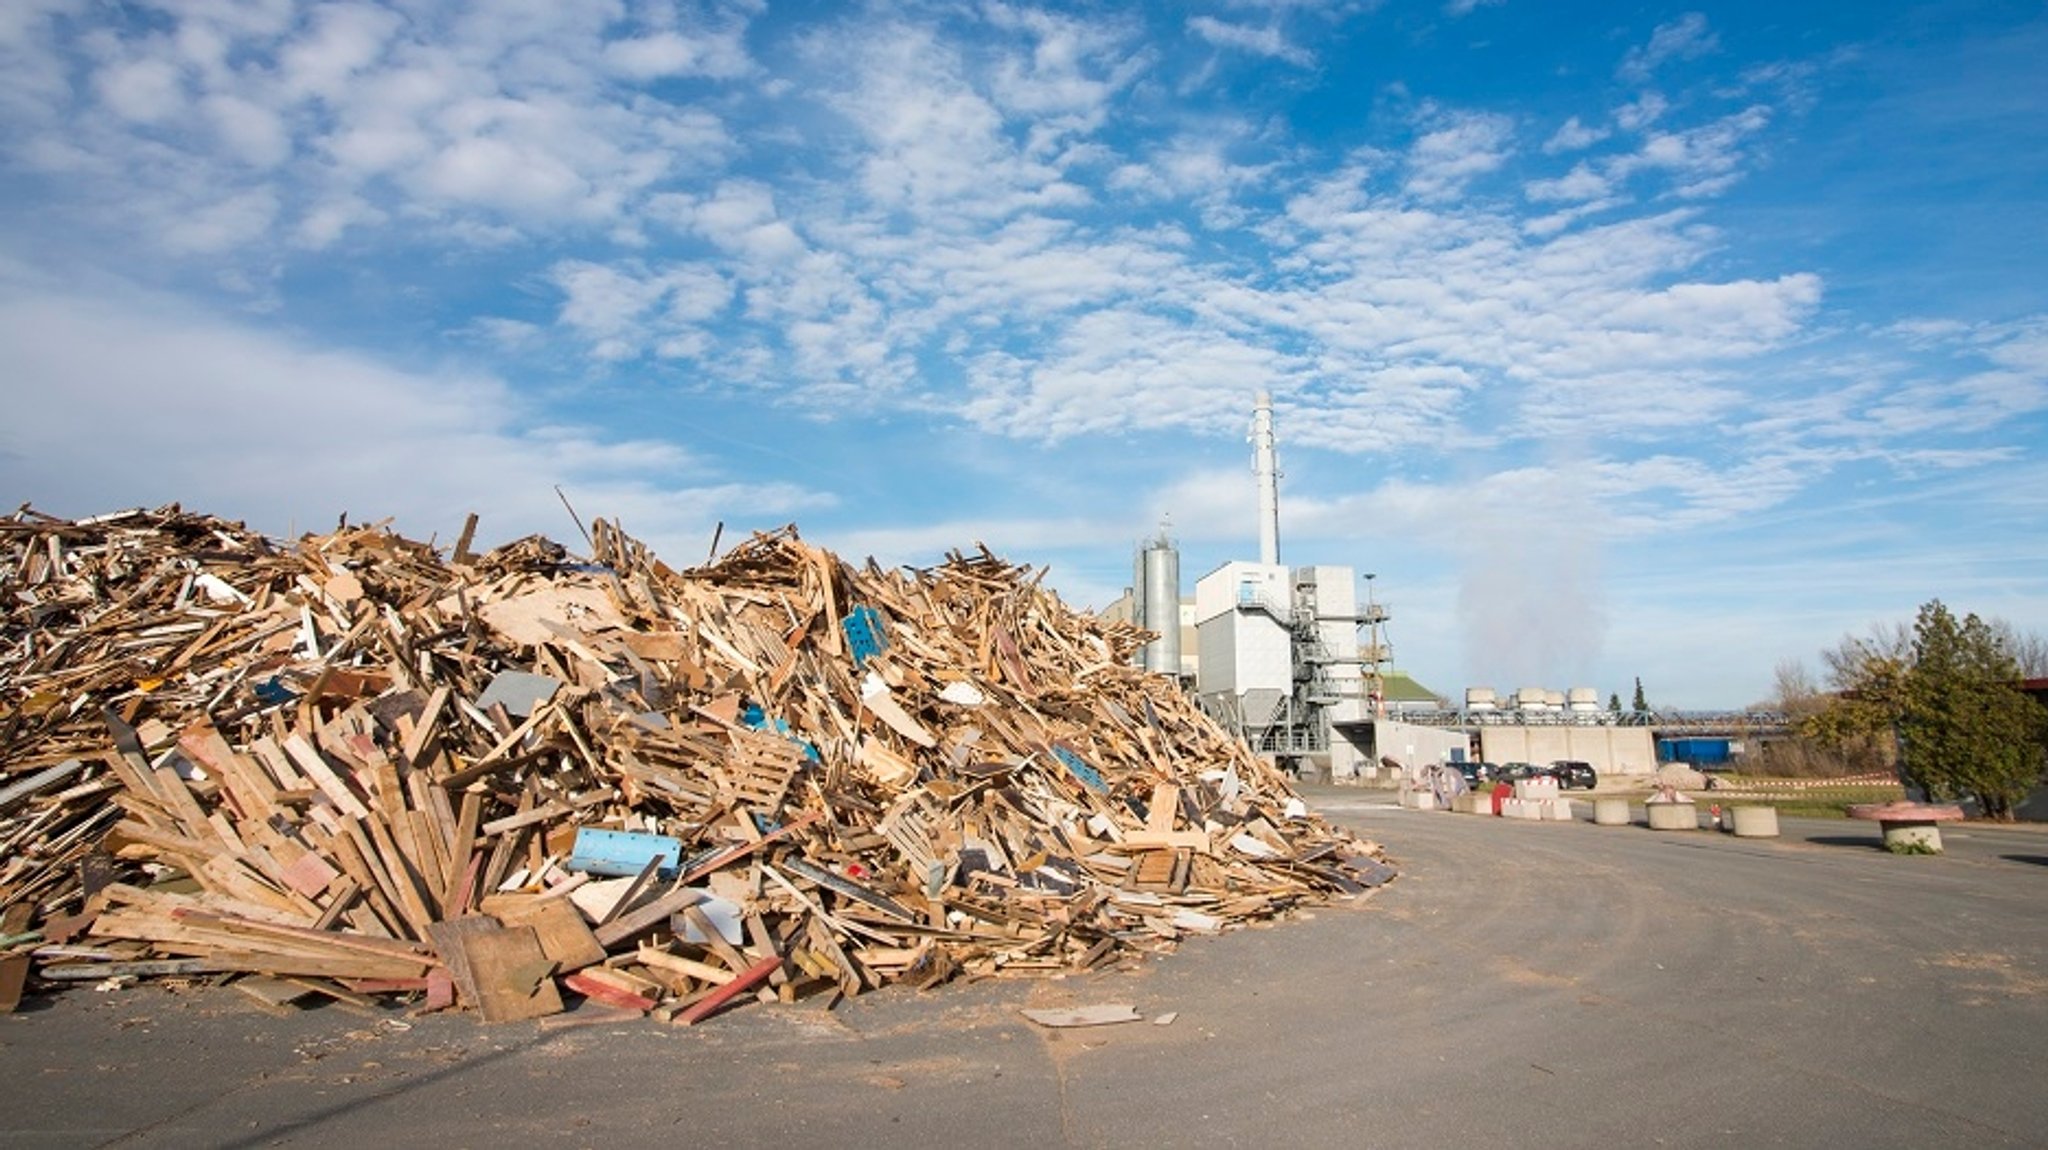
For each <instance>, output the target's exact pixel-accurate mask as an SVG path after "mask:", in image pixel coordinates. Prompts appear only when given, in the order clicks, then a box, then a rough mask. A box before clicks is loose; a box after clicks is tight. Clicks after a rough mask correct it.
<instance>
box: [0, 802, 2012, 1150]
mask: <svg viewBox="0 0 2048 1150" xmlns="http://www.w3.org/2000/svg"><path fill="white" fill-rule="evenodd" d="M1313 798H1314V799H1315V801H1316V802H1317V803H1318V804H1319V805H1320V806H1321V807H1322V808H1323V809H1324V810H1325V811H1327V812H1328V813H1330V814H1331V816H1332V817H1334V818H1337V819H1339V820H1340V821H1343V822H1346V823H1349V824H1350V825H1353V826H1355V827H1357V828H1359V829H1360V830H1361V831H1362V832H1364V833H1366V834H1367V835H1369V836H1371V837H1374V838H1376V839H1378V840H1379V841H1381V842H1384V843H1386V844H1387V845H1388V847H1389V849H1390V851H1391V852H1392V853H1393V855H1394V856H1395V857H1396V858H1397V859H1398V860H1399V861H1400V862H1401V864H1402V865H1403V868H1404V874H1403V877H1402V879H1401V880H1400V881H1399V882H1398V883H1396V884H1395V885H1394V886H1392V887H1390V888H1388V889H1387V890H1386V891H1384V892H1382V893H1381V895H1380V896H1379V897H1377V898H1375V899H1373V900H1370V901H1369V902H1367V903H1366V904H1365V905H1364V906H1363V907H1362V908H1359V909H1323V910H1319V911H1317V912H1315V914H1314V915H1313V916H1312V917H1310V918H1307V919H1305V920H1301V921H1294V922H1289V923H1286V924H1282V925H1278V926H1273V927H1269V928H1255V929H1250V930H1244V931H1238V932H1234V933H1231V934H1228V935H1225V936H1222V937H1219V938H1215V939H1206V940H1200V941H1197V942H1195V943H1193V944H1190V945H1188V946H1186V947H1184V948H1183V949H1182V951H1181V952H1180V953H1179V954H1177V955H1174V956H1171V957H1168V958H1165V959H1163V960H1157V961H1148V962H1145V963H1143V964H1142V965H1141V966H1140V967H1139V968H1138V969H1137V970H1135V971H1126V972H1118V973H1112V974H1108V975H1097V976H1089V977H1085V978H1074V979H1065V980H1059V981H1051V980H1043V981H1032V982H1022V983H1018V982H1004V983H1001V984H996V983H982V984H979V985H975V986H968V987H951V988H946V989H943V990H940V991H937V992H933V993H930V994H924V995H919V994H915V993H909V992H904V993H897V992H886V993H882V994H875V995H868V996H865V997H863V998H861V999H858V1000H855V1001H853V1002H850V1003H846V1004H844V1005H842V1006H841V1007H840V1008H838V1009H837V1010H835V1011H832V1012H830V1013H827V1012H825V1011H823V1010H821V1009H817V1008H813V1007H804V1006H798V1007H789V1008H782V1009H775V1010H770V1009H762V1008H759V1007H748V1008H746V1009H744V1010H741V1011H737V1012H734V1013H732V1014H728V1015H725V1016H722V1017H720V1018H718V1019H716V1020H714V1021H713V1022H711V1023H708V1024H706V1025H704V1026H701V1027H698V1028H695V1029H690V1030H674V1029H670V1028H664V1027H658V1026H655V1025H653V1024H650V1023H642V1022H637V1021H634V1022H618V1021H596V1022H588V1021H584V1022H578V1020H577V1015H575V1014H571V1015H566V1016H563V1017H562V1018H561V1019H558V1020H555V1023H556V1024H553V1025H543V1024H537V1023H518V1024H508V1025H504V1026H496V1027H485V1026H482V1025H480V1024H478V1023H476V1022H475V1021H474V1020H473V1019H472V1018H469V1017H452V1018H422V1019H418V1020H413V1021H412V1022H411V1023H409V1024H407V1023H406V1022H405V1021H404V1020H403V1018H402V1016H400V1015H396V1014H384V1015H377V1016H363V1015H358V1014H354V1013H351V1012H348V1011H344V1010H341V1009H337V1008H324V1009H319V1010H313V1011H306V1012H302V1013H299V1014H297V1015H294V1016H291V1017H287V1018H276V1017H272V1016H270V1015H266V1014H263V1013H260V1012H258V1011H256V1010H255V1009H254V1008H253V1006H250V1005H246V1004H245V1002H244V1000H242V999H241V997H240V996H239V995H237V994H235V993H234V992H232V991H211V992H197V993H191V992H188V993H183V994H178V993H172V992H169V991H166V990H162V989H159V988H148V987H146V988H141V989H136V990H129V991H126V992H121V993H117V994H108V995H100V994H93V993H90V992H84V993H76V992H74V993H72V994H70V995H67V996H65V997H63V998H61V999H57V1000H55V1001H47V1000H46V1001H44V1002H42V1003H40V1004H39V1006H38V1008H37V1009H33V1010H30V1011H27V1012H24V1013H22V1014H18V1015H15V1016H12V1017H6V1018H0V1082H4V1083H5V1088H4V1089H5V1093H4V1095H0V1097H4V1099H5V1102H6V1104H5V1105H4V1107H0V1144H4V1145H7V1146H9V1147H35V1146H65V1147H72V1146H99V1145H108V1146H149V1147H183V1146H195V1147H196V1146H208V1147H220V1146H271V1145H290V1146H351V1147H356V1146H363V1145H375V1144H379V1143H383V1144H387V1145H417V1144H423V1143H429V1142H431V1143H433V1144H435V1145H438V1146H443V1147H459V1146H485V1145H504V1144H506V1143H508V1142H511V1141H514V1140H518V1139H527V1140H536V1141H537V1140H545V1141H546V1143H547V1144H550V1145H557V1144H559V1145H576V1146H603V1147H607V1148H608V1150H610V1148H617V1147H632V1146H651V1145H657V1144H659V1145H663V1146H677V1145H685V1146H691V1145H711V1146H720V1145H763V1144H768V1143H771V1142H773V1143H774V1144H776V1145H780V1146H846V1145H858V1144H884V1143H886V1144H894V1145H912V1146H914V1145H924V1144H933V1143H948V1144H960V1145H970V1146H983V1145H986V1146H1027V1145H1028V1146H1034V1147H1044V1146H1111V1145H1115V1146H1166V1145H1173V1146H1182V1145H1196V1146H1262V1147H1263V1146H1275V1145H1298V1146H1347V1147H1350V1146H1384V1147H1445V1146H1459V1147H1483V1146H1516V1147H1525V1146H1531V1147H1533V1146H1569V1147H1579V1146H1596V1145H1603V1144H1607V1145H1627V1146H1643V1145H1652V1144H1661V1145H1671V1146H1702V1147H1704V1146H1713V1147H1717V1148H1720V1147H1727V1146H1731V1145H1734V1146H1771V1145H1787V1146H1833V1145H1862V1146H1900V1147H1930V1146H1971V1147H1982V1146H2004V1145H2048V1090H2044V1087H2043V1085H2042V1072H2043V1069H2044V1068H2048V835H2043V834H2042V833H2039V832H2036V831H2028V830H2003V829H1989V828H1975V827H1971V828H1964V829H1960V830H1958V829H1950V830H1948V831H1946V832H1945V836H1946V838H1947V840H1948V842H1949V845H1950V853H1949V854H1948V855H1947V856H1944V857H1941V858H1910V857H1908V858H1901V857H1893V856H1890V855H1887V854H1884V853H1883V852H1881V851H1879V850H1877V849H1876V847H1875V844H1876V841H1877V835H1876V830H1875V828H1873V827H1867V826H1865V825H1864V824H1856V823H1848V824H1844V823H1840V822H1832V823H1829V822H1804V821H1793V820H1787V822H1786V831H1787V834H1786V837H1784V838H1782V839H1777V840H1736V839H1733V838H1730V837H1726V836H1722V835H1716V834H1712V833H1710V832H1699V833H1678V834H1668V833H1654V832H1651V831H1648V830H1646V829H1643V828H1641V827H1631V828H1618V827H1595V826H1593V825H1591V824H1590V823H1589V822H1581V823H1572V824H1530V823H1511V822H1508V821H1505V820H1500V819H1482V818H1476V817H1473V816H1465V815H1452V814H1445V813H1440V812H1431V813H1420V812H1408V811H1400V810H1395V809H1391V808H1388V807H1385V806H1382V805H1379V803H1378V796H1376V795H1373V794H1371V793H1369V792H1358V791H1346V790H1342V789H1336V788H1328V789H1319V790H1316V791H1315V792H1314V795H1313ZM1100 1002H1129V1003H1133V1004H1135V1005H1136V1006H1137V1008H1138V1009H1139V1011H1140V1013H1142V1014H1143V1015H1145V1016H1146V1017H1147V1018H1148V1019H1151V1018H1156V1017H1158V1016H1160V1015H1162V1014H1165V1013H1167V1012H1175V1017H1174V1019H1173V1021H1172V1022H1171V1024H1170V1025H1157V1024H1154V1023H1152V1022H1149V1021H1148V1022H1144V1023H1134V1024H1126V1025H1122V1026H1113V1027H1102V1028H1097V1029H1093V1030H1086V1031H1074V1030H1068V1031H1045V1030H1040V1029H1037V1028H1035V1027H1033V1026H1032V1025H1031V1024H1029V1023H1026V1022H1024V1021H1022V1020H1021V1019H1020V1018H1019V1017H1018V1015H1017V1013H1016V1010H1017V1008H1018V1007H1019V1006H1025V1005H1048V1006H1049V1005H1078V1004H1084V1003H1100ZM561 1023H575V1024H573V1025H561Z"/></svg>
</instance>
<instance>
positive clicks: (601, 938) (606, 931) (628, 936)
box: [592, 887, 704, 950]
mask: <svg viewBox="0 0 2048 1150" xmlns="http://www.w3.org/2000/svg"><path fill="white" fill-rule="evenodd" d="M703 897H704V892H703V891H701V890H696V889H694V888H692V887H676V888H675V889H673V890H671V891H669V892H668V893H666V894H664V895H662V896H661V897H659V898H657V899H655V900H654V901H653V902H650V903H648V904H646V905H645V906H642V907H640V908H639V909H638V910H634V911H631V912H629V913H627V914H625V915H622V916H620V917H619V918H616V919H613V920H612V921H611V922H608V923H605V924H604V925H603V926H600V927H598V928H597V929H596V930H595V931H593V932H592V933H593V934H594V935H596V937H597V941H598V943H599V944H601V945H602V946H603V947H604V948H605V949H606V950H610V949H611V948H612V947H615V946H617V945H619V944H620V943H622V942H629V941H631V940H632V939H633V938H634V936H636V935H640V934H644V933H645V932H647V931H650V930H653V929H654V928H655V927H657V926H660V925H661V924H663V923H665V922H667V921H668V916H670V915H672V914H674V913H676V912H677V911H680V910H682V909H683V908H684V907H686V906H689V905H690V904H692V903H694V902H696V901H697V900H699V899H701V898H703Z"/></svg>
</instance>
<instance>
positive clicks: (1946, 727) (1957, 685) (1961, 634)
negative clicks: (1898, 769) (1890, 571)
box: [1899, 599, 2048, 820]
mask: <svg viewBox="0 0 2048 1150" xmlns="http://www.w3.org/2000/svg"><path fill="white" fill-rule="evenodd" d="M1913 656H1914V659H1913V666H1912V669H1911V670H1910V671H1909V672H1908V673H1907V675H1906V676H1905V683H1904V700H1903V704H1904V705H1903V707H1902V709H1901V714H1900V717H1899V738H1900V740H1901V741H1902V742H1903V743H1904V745H1905V747H1904V749H1905V764H1904V765H1905V774H1906V776H1907V778H1909V779H1910V780H1911V781H1913V782H1917V783H1919V784H1920V785H1921V786H1923V787H1925V788H1926V789H1927V792H1928V795H1929V797H1931V798H1943V799H1946V798H1961V797H1963V796H1966V795H1975V796H1976V797H1977V800H1978V802H1979V803H1981V804H1982V806H1983V808H1984V813H1985V814H1986V815H1987V816H1989V817H1991V818H1995V819H2001V820H2010V819H2011V818H2012V817H2013V809H2014V808H2015V807H2017V806H2019V804H2020V803H2021V802H2023V801H2025V799H2026V797H2027V792H2028V791H2029V790H2031V789H2032V788H2033V787H2034V785H2035V784H2036V783H2037V782H2039V781H2040V779H2041V762H2042V738H2043V733H2044V729H2048V713H2044V712H2043V711H2042V708H2041V705H2040V704H2039V703H2036V702H2034V700H2033V699H2031V698H2029V697H2028V696H2027V695H2026V694H2025V693H2024V692H2022V691H2020V690H2019V686H2018V681H2019V679H2020V667H2019V663H2018V661H2017V660H2015V659H2014V658H2013V656H2012V653H2011V652H2010V651H2009V650H2007V648H2006V646H2005V644H2004V643H2003V642H2001V641H2000V638H1999V636H1998V634H1997V633H1996V632H1995V631H1994V630H1993V628H1992V627H1991V626H1990V625H1989V624H1987V623H1985V622H1984V621H1983V620H1982V619H1979V618H1978V617H1977V616H1975V615H1965V616H1964V617H1963V618H1962V620H1961V621H1960V622H1958V621H1957V619H1956V617H1955V616H1954V615H1953V614H1951V613H1950V612H1949V609H1948V608H1947V607H1945V606H1943V605H1942V602H1941V600H1939V599H1936V600H1934V601H1933V602H1931V603H1928V604H1927V605H1926V606H1923V607H1921V608H1920V617H1919V620H1918V621H1917V622H1916V623H1915V625H1914V639H1913Z"/></svg>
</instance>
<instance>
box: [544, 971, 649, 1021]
mask: <svg viewBox="0 0 2048 1150" xmlns="http://www.w3.org/2000/svg"><path fill="white" fill-rule="evenodd" d="M601 973H602V972H601V971H597V970H580V971H577V972H576V973H574V974H570V975H568V976H566V977H564V978H563V979H562V985H563V986H565V987H568V988H569V989H570V990H573V991H575V992H576V993H578V994H580V995H582V996H583V997H585V998H588V999H590V1000H591V1001H593V1002H601V1003H603V1004H605V1005H606V1006H616V1007H618V1008H619V1009H621V1010H635V1011H639V1012H640V1013H642V1014H645V1013H646V1012H647V1011H650V1010H653V1009H654V1008H655V1006H656V1005H657V1004H656V1003H655V1001H654V1000H653V999H651V998H648V997H647V996H646V995H643V994H637V993H635V992H633V991H631V990H628V989H626V988H625V987H622V986H617V985H614V984H613V983H611V982H608V981H605V980H604V979H603V978H600V977H599V975H600V974H601Z"/></svg>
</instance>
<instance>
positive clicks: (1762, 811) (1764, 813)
mask: <svg viewBox="0 0 2048 1150" xmlns="http://www.w3.org/2000/svg"><path fill="white" fill-rule="evenodd" d="M1728 816H1729V823H1730V825H1731V826H1732V827H1733V828H1734V830H1735V837H1736V838H1739V839H1774V838H1777V837H1778V808H1776V807H1730V808H1729V810H1728Z"/></svg>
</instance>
